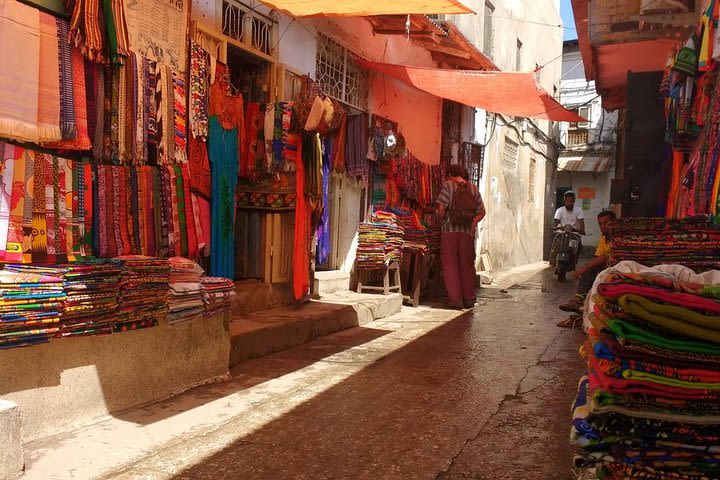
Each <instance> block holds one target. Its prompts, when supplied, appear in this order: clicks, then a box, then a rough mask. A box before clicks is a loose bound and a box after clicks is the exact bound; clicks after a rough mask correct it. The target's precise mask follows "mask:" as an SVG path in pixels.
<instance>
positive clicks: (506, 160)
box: [502, 137, 520, 170]
mask: <svg viewBox="0 0 720 480" xmlns="http://www.w3.org/2000/svg"><path fill="white" fill-rule="evenodd" d="M519 148H520V146H519V145H518V144H517V142H513V141H512V140H510V138H508V137H505V146H504V147H503V157H502V166H503V168H504V169H506V170H516V169H517V164H518V151H519Z"/></svg>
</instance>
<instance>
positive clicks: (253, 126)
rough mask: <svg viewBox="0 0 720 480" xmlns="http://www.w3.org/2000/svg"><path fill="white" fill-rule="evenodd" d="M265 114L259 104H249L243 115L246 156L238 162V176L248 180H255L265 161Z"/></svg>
mask: <svg viewBox="0 0 720 480" xmlns="http://www.w3.org/2000/svg"><path fill="white" fill-rule="evenodd" d="M264 125H265V114H264V110H263V108H262V106H261V105H260V104H259V103H249V104H248V106H247V111H246V113H245V126H246V128H247V134H246V138H247V141H248V148H247V154H246V155H245V157H244V160H243V159H242V158H241V162H240V176H241V177H243V178H248V179H250V180H254V179H257V177H258V176H259V174H260V172H261V171H262V165H263V162H264V159H265V138H264V137H265V135H264Z"/></svg>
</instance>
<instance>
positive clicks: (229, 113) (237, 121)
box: [210, 64, 245, 170]
mask: <svg viewBox="0 0 720 480" xmlns="http://www.w3.org/2000/svg"><path fill="white" fill-rule="evenodd" d="M232 90H233V87H232V85H231V83H230V73H229V72H228V69H227V67H226V66H225V65H222V64H218V65H217V67H216V76H215V81H214V82H213V84H212V85H211V86H210V115H214V116H216V117H217V121H218V122H219V123H220V125H221V126H222V127H223V129H225V130H236V133H237V140H236V143H237V145H238V147H243V146H244V145H245V108H244V107H243V98H242V96H241V95H233V94H232V93H233V92H232ZM233 155H234V157H235V163H237V166H236V167H235V169H236V170H237V169H238V168H239V166H240V165H242V164H243V163H245V160H244V155H245V149H244V147H243V148H241V149H239V150H237V151H236V152H234V153H233Z"/></svg>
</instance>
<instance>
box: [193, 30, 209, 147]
mask: <svg viewBox="0 0 720 480" xmlns="http://www.w3.org/2000/svg"><path fill="white" fill-rule="evenodd" d="M209 69H210V54H209V53H208V52H206V51H205V50H204V49H203V48H202V47H201V46H200V45H199V44H198V43H197V42H196V41H195V40H194V39H191V40H190V131H191V133H192V135H193V137H195V138H197V139H198V140H202V139H207V136H208V119H209V113H208V111H209V108H210V96H209V95H210V70H209Z"/></svg>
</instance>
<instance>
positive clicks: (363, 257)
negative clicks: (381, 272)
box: [356, 222, 405, 269]
mask: <svg viewBox="0 0 720 480" xmlns="http://www.w3.org/2000/svg"><path fill="white" fill-rule="evenodd" d="M358 232H359V234H358V247H357V254H356V261H357V263H358V266H359V267H361V268H364V269H379V268H383V267H385V266H387V265H389V264H390V263H393V262H398V263H399V262H402V257H403V248H404V246H405V242H404V241H403V234H404V232H403V230H402V228H400V227H398V226H397V224H396V223H395V224H393V223H390V222H384V223H380V222H368V223H361V224H360V226H359V227H358Z"/></svg>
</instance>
